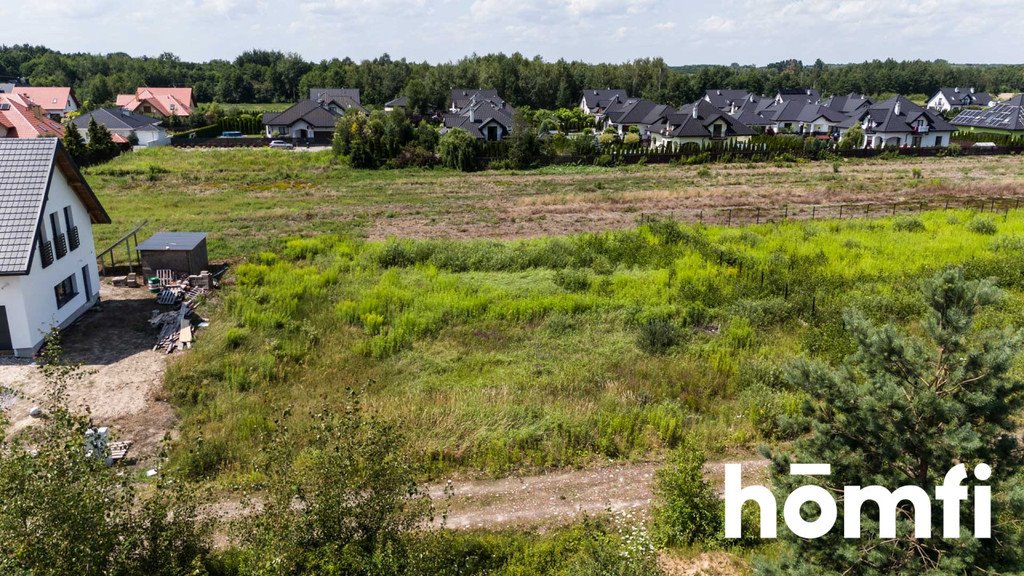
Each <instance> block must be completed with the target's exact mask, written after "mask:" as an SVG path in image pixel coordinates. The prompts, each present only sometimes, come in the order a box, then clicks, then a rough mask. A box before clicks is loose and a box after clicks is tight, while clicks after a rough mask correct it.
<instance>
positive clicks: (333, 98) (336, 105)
mask: <svg viewBox="0 0 1024 576" xmlns="http://www.w3.org/2000/svg"><path fill="white" fill-rule="evenodd" d="M309 99H310V100H312V101H314V102H317V103H319V104H320V105H321V106H323V107H324V108H326V109H328V110H330V111H331V112H335V113H337V114H344V113H345V112H347V111H349V110H351V109H353V108H354V109H355V110H358V111H359V112H362V113H363V114H366V108H363V105H362V103H361V102H360V100H359V89H358V88H310V89H309Z"/></svg>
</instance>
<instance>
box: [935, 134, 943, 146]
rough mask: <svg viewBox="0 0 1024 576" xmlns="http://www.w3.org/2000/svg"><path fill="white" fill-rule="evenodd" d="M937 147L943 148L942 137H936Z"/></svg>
mask: <svg viewBox="0 0 1024 576" xmlns="http://www.w3.org/2000/svg"><path fill="white" fill-rule="evenodd" d="M935 146H936V147H938V146H942V136H936V137H935Z"/></svg>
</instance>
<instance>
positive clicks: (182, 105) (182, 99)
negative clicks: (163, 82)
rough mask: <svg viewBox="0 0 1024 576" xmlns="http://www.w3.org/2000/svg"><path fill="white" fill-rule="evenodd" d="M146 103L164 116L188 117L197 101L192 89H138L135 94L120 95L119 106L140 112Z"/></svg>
mask: <svg viewBox="0 0 1024 576" xmlns="http://www.w3.org/2000/svg"><path fill="white" fill-rule="evenodd" d="M144 103H146V104H149V105H150V106H151V107H152V108H153V110H154V111H155V112H157V113H159V114H160V115H162V116H188V115H189V114H191V113H192V106H193V105H194V104H195V101H194V100H193V99H192V89H191V88H151V87H146V88H136V89H135V93H134V94H118V95H117V102H116V104H117V106H118V107H119V108H127V109H128V110H132V111H134V110H138V109H139V107H140V106H142V105H143V104H144Z"/></svg>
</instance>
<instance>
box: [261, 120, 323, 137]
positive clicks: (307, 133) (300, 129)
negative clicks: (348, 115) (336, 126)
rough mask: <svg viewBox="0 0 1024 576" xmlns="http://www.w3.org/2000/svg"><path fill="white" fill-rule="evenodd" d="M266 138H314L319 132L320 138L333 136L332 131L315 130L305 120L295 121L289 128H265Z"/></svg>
mask: <svg viewBox="0 0 1024 576" xmlns="http://www.w3.org/2000/svg"><path fill="white" fill-rule="evenodd" d="M266 130H267V138H298V139H303V138H315V137H316V135H317V133H318V132H319V133H320V135H321V136H324V135H333V133H334V131H333V129H327V128H320V129H317V128H316V127H314V126H313V125H312V124H310V123H309V122H306V121H305V120H296V121H295V123H294V124H292V125H290V126H269V125H268V126H267V127H266Z"/></svg>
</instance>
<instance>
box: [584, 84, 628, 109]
mask: <svg viewBox="0 0 1024 576" xmlns="http://www.w3.org/2000/svg"><path fill="white" fill-rule="evenodd" d="M628 99H629V95H628V94H626V91H625V90H618V89H614V88H604V89H598V88H587V89H585V90H584V91H583V101H584V102H586V104H587V108H589V109H590V110H592V111H593V110H597V109H599V108H607V107H608V105H609V104H611V103H612V102H624V101H626V100H628Z"/></svg>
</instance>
